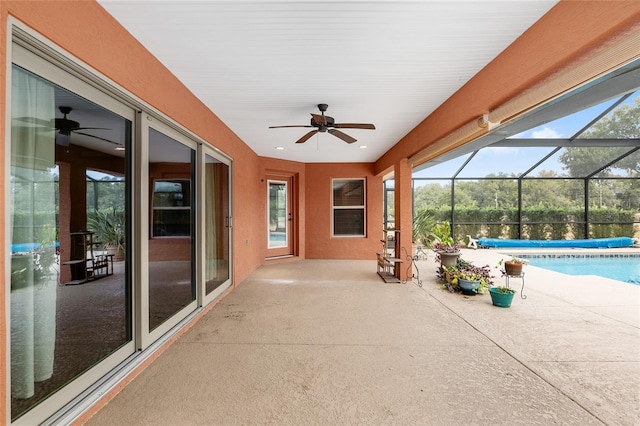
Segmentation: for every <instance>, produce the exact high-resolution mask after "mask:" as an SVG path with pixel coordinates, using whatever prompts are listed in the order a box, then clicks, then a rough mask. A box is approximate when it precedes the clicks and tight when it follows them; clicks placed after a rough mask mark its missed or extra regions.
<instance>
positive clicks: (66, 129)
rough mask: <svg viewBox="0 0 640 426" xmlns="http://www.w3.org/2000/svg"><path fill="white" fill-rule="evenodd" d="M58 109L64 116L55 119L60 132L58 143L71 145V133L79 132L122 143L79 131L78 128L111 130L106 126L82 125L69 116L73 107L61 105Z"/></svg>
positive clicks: (115, 143) (110, 141)
mask: <svg viewBox="0 0 640 426" xmlns="http://www.w3.org/2000/svg"><path fill="white" fill-rule="evenodd" d="M58 109H59V110H60V112H61V113H62V118H56V119H55V127H56V130H57V131H58V133H57V134H56V143H57V144H58V145H62V146H69V138H70V136H71V133H77V134H79V135H83V136H89V137H91V138H95V139H99V140H101V141H105V142H109V143H112V144H114V145H120V144H119V143H117V142H114V141H112V140H109V139H105V138H102V137H100V136H95V135H91V134H89V133H84V132H79V131H78V130H110V129H107V128H105V127H80V123H78V122H77V121H74V120H70V119H68V118H67V115H68V114H69V113H70V112H71V111H73V108H71V107H68V106H59V107H58Z"/></svg>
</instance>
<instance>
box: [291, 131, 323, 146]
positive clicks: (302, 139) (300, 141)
mask: <svg viewBox="0 0 640 426" xmlns="http://www.w3.org/2000/svg"><path fill="white" fill-rule="evenodd" d="M316 133H318V131H317V130H312V131H310V132H309V133H307V134H306V135H304V136H303V137H301V138H300V139H298V140H297V141H296V143H305V142H306V141H307V140H309V138H310V137H311V136H313V135H315V134H316Z"/></svg>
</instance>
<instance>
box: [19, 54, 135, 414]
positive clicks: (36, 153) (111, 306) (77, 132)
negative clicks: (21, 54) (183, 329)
mask: <svg viewBox="0 0 640 426" xmlns="http://www.w3.org/2000/svg"><path fill="white" fill-rule="evenodd" d="M53 77H55V76H53ZM11 82H12V85H11V94H12V96H11V146H10V150H11V180H10V188H9V192H10V197H11V213H10V221H11V225H10V229H11V246H10V253H11V261H10V270H11V282H10V286H11V292H10V312H11V316H10V322H11V341H10V346H11V353H10V357H11V360H10V365H11V418H12V419H14V420H15V419H17V418H19V417H21V416H22V415H24V414H25V413H26V412H28V411H29V410H31V409H32V408H33V407H35V406H37V405H46V404H47V402H48V401H51V400H52V399H55V398H58V399H61V400H65V398H64V397H62V398H61V397H60V395H59V394H58V392H59V391H60V389H63V388H64V387H65V386H66V385H68V384H69V383H71V382H73V381H75V380H76V379H77V378H78V377H80V376H82V375H83V374H84V373H86V372H87V371H89V370H90V369H92V368H93V367H94V366H96V365H97V364H100V363H101V362H103V361H105V360H107V359H112V361H111V362H112V363H116V362H118V361H119V360H122V359H124V357H125V356H127V355H130V354H132V353H134V350H135V348H134V345H133V335H132V322H131V317H132V300H131V280H130V274H129V272H130V263H129V261H128V260H127V258H126V257H122V258H121V257H118V258H116V257H115V256H114V255H111V254H108V252H107V245H108V244H109V243H110V242H112V241H111V239H110V238H111V237H112V235H113V234H114V233H117V237H116V239H117V241H116V245H119V246H120V247H126V246H127V243H128V239H127V235H128V230H129V223H130V222H129V216H128V214H127V212H128V211H129V209H128V203H129V199H128V196H127V193H128V192H127V187H128V186H129V185H130V183H131V168H130V161H129V160H130V159H129V149H128V148H129V147H130V144H131V133H132V120H133V118H134V116H135V114H134V111H132V110H130V109H127V108H126V107H122V106H120V108H118V109H117V110H116V111H113V110H111V109H108V108H105V107H104V106H101V105H99V104H98V103H95V102H92V101H89V100H87V99H86V98H85V97H83V96H80V95H79V94H77V93H74V92H73V91H71V90H67V89H65V88H63V87H61V86H59V85H56V84H54V83H53V82H52V81H49V80H47V79H44V78H42V77H40V76H38V75H37V74H35V73H32V72H30V71H27V70H26V69H24V68H22V67H20V66H18V65H13V66H12V69H11ZM83 89H84V88H83V86H82V85H79V86H78V87H77V90H78V91H81V92H82V91H83ZM90 94H91V90H88V91H84V93H83V95H85V96H86V95H90ZM95 99H96V100H98V101H99V99H100V97H99V96H98V97H97V98H95ZM89 199H91V202H88V200H89ZM112 225H113V226H114V227H117V228H112Z"/></svg>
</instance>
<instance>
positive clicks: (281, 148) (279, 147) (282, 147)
mask: <svg viewBox="0 0 640 426" xmlns="http://www.w3.org/2000/svg"><path fill="white" fill-rule="evenodd" d="M276 149H278V150H280V151H283V150H284V146H276Z"/></svg>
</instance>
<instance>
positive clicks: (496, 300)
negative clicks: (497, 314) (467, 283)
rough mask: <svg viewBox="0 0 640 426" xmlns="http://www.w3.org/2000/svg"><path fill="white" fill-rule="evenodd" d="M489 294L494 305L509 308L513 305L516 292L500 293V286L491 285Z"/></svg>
mask: <svg viewBox="0 0 640 426" xmlns="http://www.w3.org/2000/svg"><path fill="white" fill-rule="evenodd" d="M489 294H491V302H492V303H493V305H494V306H498V307H500V308H508V307H510V306H511V301H512V300H513V295H514V293H499V292H498V287H491V288H490V289H489Z"/></svg>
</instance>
